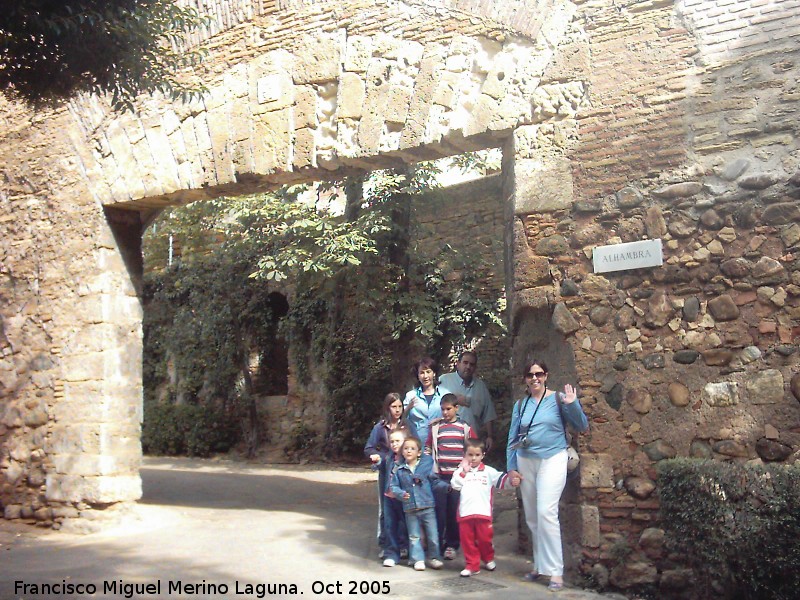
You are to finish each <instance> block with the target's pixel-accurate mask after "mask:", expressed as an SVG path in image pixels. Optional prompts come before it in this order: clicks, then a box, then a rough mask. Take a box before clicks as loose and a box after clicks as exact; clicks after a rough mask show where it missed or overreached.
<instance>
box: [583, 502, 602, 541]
mask: <svg viewBox="0 0 800 600" xmlns="http://www.w3.org/2000/svg"><path fill="white" fill-rule="evenodd" d="M600 542H601V538H600V510H599V509H598V508H597V507H596V506H589V505H586V504H583V505H581V543H582V544H583V545H584V546H586V547H588V548H597V547H598V546H600Z"/></svg>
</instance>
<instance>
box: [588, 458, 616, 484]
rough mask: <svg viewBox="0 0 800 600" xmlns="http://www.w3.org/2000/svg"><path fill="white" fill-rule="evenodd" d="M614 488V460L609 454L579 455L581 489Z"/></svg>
mask: <svg viewBox="0 0 800 600" xmlns="http://www.w3.org/2000/svg"><path fill="white" fill-rule="evenodd" d="M612 487H614V459H613V457H612V456H611V455H609V454H589V453H587V452H584V453H582V454H581V488H612Z"/></svg>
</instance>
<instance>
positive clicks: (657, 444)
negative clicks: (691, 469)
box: [642, 440, 678, 461]
mask: <svg viewBox="0 0 800 600" xmlns="http://www.w3.org/2000/svg"><path fill="white" fill-rule="evenodd" d="M642 450H644V453H645V454H646V455H647V457H648V458H649V459H650V460H653V461H659V460H664V459H665V458H675V457H676V456H677V455H678V452H677V450H675V448H674V447H673V446H672V445H671V444H669V443H667V442H665V441H664V440H655V441H654V442H650V443H649V444H645V445H644V446H642Z"/></svg>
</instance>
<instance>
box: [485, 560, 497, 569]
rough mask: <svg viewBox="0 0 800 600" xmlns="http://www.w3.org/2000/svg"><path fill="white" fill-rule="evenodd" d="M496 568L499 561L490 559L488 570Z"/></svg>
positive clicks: (487, 564)
mask: <svg viewBox="0 0 800 600" xmlns="http://www.w3.org/2000/svg"><path fill="white" fill-rule="evenodd" d="M496 568H497V563H496V562H494V561H493V560H490V561H489V562H488V563H486V570H487V571H494V570H495V569H496Z"/></svg>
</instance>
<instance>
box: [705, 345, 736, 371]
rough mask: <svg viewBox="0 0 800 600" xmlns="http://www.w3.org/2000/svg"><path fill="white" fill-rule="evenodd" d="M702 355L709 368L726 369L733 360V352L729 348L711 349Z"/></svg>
mask: <svg viewBox="0 0 800 600" xmlns="http://www.w3.org/2000/svg"><path fill="white" fill-rule="evenodd" d="M700 354H701V355H702V356H703V362H705V363H706V364H707V365H708V366H709V367H724V366H725V365H728V364H730V362H731V361H732V360H733V352H731V351H730V350H728V349H727V348H710V349H708V350H703V351H702V352H701V353H700Z"/></svg>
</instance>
